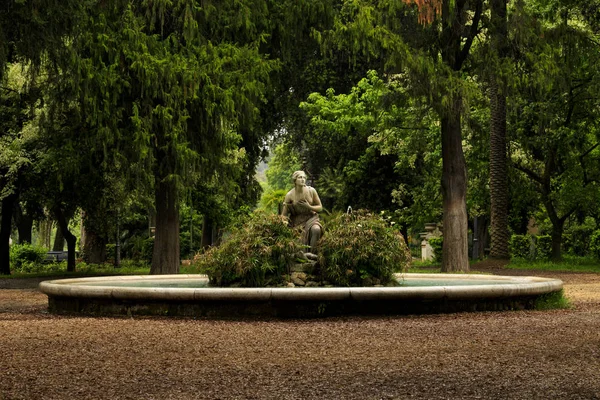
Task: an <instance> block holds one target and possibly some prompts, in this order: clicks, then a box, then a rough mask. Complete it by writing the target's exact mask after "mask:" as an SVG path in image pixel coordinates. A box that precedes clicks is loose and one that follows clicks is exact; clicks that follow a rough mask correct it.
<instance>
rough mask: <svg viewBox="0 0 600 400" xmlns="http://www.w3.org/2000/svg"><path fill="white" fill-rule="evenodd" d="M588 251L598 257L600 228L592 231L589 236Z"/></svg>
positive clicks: (599, 252)
mask: <svg viewBox="0 0 600 400" xmlns="http://www.w3.org/2000/svg"><path fill="white" fill-rule="evenodd" d="M590 251H591V252H592V254H593V255H594V256H595V257H596V258H597V259H600V230H597V231H596V232H594V233H593V234H592V237H591V238H590Z"/></svg>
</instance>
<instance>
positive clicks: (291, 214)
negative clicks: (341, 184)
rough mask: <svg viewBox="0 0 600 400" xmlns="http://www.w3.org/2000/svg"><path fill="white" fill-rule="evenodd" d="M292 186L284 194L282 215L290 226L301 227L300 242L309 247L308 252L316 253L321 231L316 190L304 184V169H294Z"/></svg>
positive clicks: (321, 208) (319, 208)
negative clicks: (287, 219) (286, 218)
mask: <svg viewBox="0 0 600 400" xmlns="http://www.w3.org/2000/svg"><path fill="white" fill-rule="evenodd" d="M292 181H293V182H294V188H293V189H292V190H290V191H289V192H288V193H287V194H286V195H285V200H284V201H283V213H282V214H283V216H284V217H288V218H289V221H290V225H291V226H292V228H294V227H297V226H301V227H302V243H303V244H305V245H307V246H309V247H310V252H311V253H313V254H316V251H317V241H318V240H319V238H321V235H322V233H323V226H322V225H321V222H320V221H319V214H317V213H319V212H321V211H322V210H323V206H322V205H321V199H319V195H318V194H317V191H316V190H315V189H314V188H312V187H310V186H306V174H305V173H304V171H296V172H294V173H293V175H292Z"/></svg>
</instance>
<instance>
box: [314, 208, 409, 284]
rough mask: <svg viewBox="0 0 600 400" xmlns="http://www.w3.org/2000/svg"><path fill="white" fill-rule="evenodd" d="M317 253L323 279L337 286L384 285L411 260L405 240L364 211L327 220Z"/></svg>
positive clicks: (387, 225) (379, 219)
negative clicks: (377, 282) (377, 283)
mask: <svg viewBox="0 0 600 400" xmlns="http://www.w3.org/2000/svg"><path fill="white" fill-rule="evenodd" d="M318 250H319V251H318V252H319V263H320V268H321V274H322V277H323V279H324V280H327V281H329V282H331V283H333V284H335V285H340V286H361V285H367V284H369V283H371V284H373V283H375V282H376V281H379V282H380V283H381V284H384V285H385V284H387V283H389V282H390V281H391V280H392V274H393V273H394V272H400V271H405V270H406V269H407V268H408V265H409V263H410V260H411V256H410V250H409V249H408V246H407V245H406V243H405V242H404V237H403V236H402V235H401V234H400V233H399V232H398V231H397V230H395V229H393V228H391V227H390V225H389V224H388V223H387V222H385V221H384V220H382V219H381V218H380V217H378V216H376V215H373V214H371V213H369V212H367V211H364V210H359V211H355V212H353V213H352V214H340V215H337V216H333V217H332V218H329V219H328V223H327V225H326V226H325V234H324V236H323V237H322V238H321V240H320V241H319V243H318Z"/></svg>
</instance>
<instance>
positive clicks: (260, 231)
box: [190, 212, 304, 287]
mask: <svg viewBox="0 0 600 400" xmlns="http://www.w3.org/2000/svg"><path fill="white" fill-rule="evenodd" d="M303 249H304V246H302V245H301V244H300V243H299V242H298V240H297V238H296V236H295V234H294V232H293V230H292V229H290V228H289V226H288V223H287V221H286V220H285V219H284V218H283V217H282V216H280V215H274V214H267V213H265V212H255V213H253V214H252V215H251V216H250V217H249V219H248V220H247V221H246V222H245V223H244V224H239V225H238V226H236V227H234V228H233V229H232V231H231V233H230V234H229V235H227V237H226V238H224V240H223V242H222V243H221V245H220V246H218V247H211V248H209V249H208V250H207V251H206V252H204V253H200V254H198V255H196V257H194V260H193V261H192V265H191V266H190V270H191V271H193V272H200V273H205V274H207V275H208V277H209V279H210V281H211V283H215V284H217V285H219V286H229V285H232V284H239V285H241V286H250V287H255V286H266V285H269V284H277V283H281V282H283V275H284V274H287V273H288V265H289V264H290V263H291V262H292V261H293V260H294V259H295V258H296V254H298V252H299V251H302V250H303Z"/></svg>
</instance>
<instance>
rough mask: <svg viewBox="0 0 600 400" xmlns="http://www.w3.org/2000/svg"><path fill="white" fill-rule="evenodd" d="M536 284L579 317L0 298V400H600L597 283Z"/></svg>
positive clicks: (9, 293)
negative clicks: (210, 313) (210, 315)
mask: <svg viewBox="0 0 600 400" xmlns="http://www.w3.org/2000/svg"><path fill="white" fill-rule="evenodd" d="M502 272H503V273H505V274H508V273H512V274H519V272H518V271H515V272H512V271H508V270H506V271H502ZM528 274H529V275H532V274H531V272H529V273H528ZM535 275H546V276H555V277H558V278H560V279H562V280H563V281H564V282H565V291H566V293H567V296H568V297H569V298H570V299H571V301H572V304H573V308H571V309H568V310H554V311H544V312H540V311H524V312H521V311H516V312H502V313H461V314H449V315H429V316H409V317H389V318H358V317H352V318H334V319H318V320H307V321H301V320H291V321H276V320H267V321H210V320H189V319H188V320H185V319H164V318H151V319H141V318H136V319H131V318H85V317H59V316H53V315H49V314H47V313H46V312H45V306H46V296H45V295H42V294H41V293H39V292H37V291H36V290H35V289H2V290H0V399H1V400H5V399H392V398H394V399H405V398H415V399H600V276H599V275H594V274H558V273H554V274H537V273H536V274H535Z"/></svg>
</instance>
